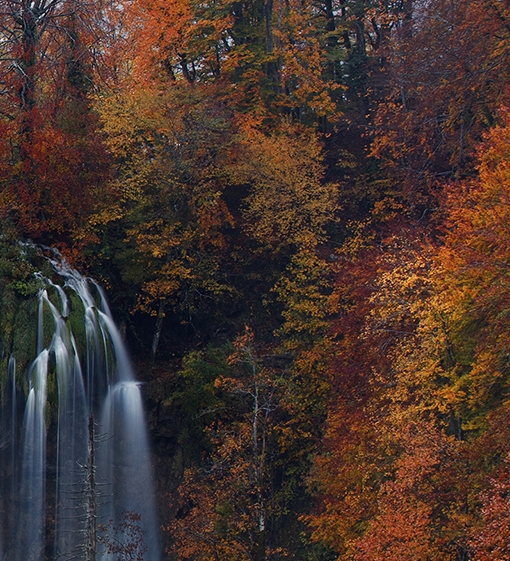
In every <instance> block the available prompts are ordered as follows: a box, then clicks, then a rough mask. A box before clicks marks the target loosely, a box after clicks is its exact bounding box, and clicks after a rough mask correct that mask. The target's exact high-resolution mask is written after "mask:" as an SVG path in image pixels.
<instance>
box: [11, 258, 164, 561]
mask: <svg viewBox="0 0 510 561" xmlns="http://www.w3.org/2000/svg"><path fill="white" fill-rule="evenodd" d="M52 264H53V267H54V269H55V271H56V272H57V273H58V278H59V279H60V280H59V282H54V281H52V280H50V279H48V278H43V277H42V276H41V277H40V279H41V283H42V284H43V286H44V288H42V289H41V291H40V293H39V300H38V302H39V303H38V321H37V326H34V328H36V327H37V351H36V356H35V358H34V360H33V362H32V363H31V365H30V367H29V369H28V371H27V372H26V384H25V389H22V388H20V387H19V386H20V384H19V379H20V374H21V373H19V372H16V357H15V356H12V357H11V358H10V360H9V367H8V373H7V384H6V395H5V397H4V399H3V401H2V403H3V407H2V411H1V422H2V431H3V432H2V434H3V435H5V436H4V437H3V438H2V439H1V442H0V445H1V447H0V463H1V464H2V465H1V466H0V467H1V472H2V474H4V475H3V482H2V497H1V506H2V510H3V511H4V513H3V517H4V521H3V524H2V526H3V527H4V531H3V533H0V551H1V556H0V559H2V560H3V561H7V560H8V561H48V560H51V561H60V560H71V559H76V560H80V561H113V560H114V559H115V560H116V559H117V558H122V559H124V558H125V559H137V560H138V559H144V560H146V561H149V560H150V561H160V554H159V540H158V522H157V516H156V508H155V497H154V492H153V477H152V469H151V457H150V450H149V445H148V440H147V431H146V427H145V417H144V411H143V404H142V395H141V388H140V384H139V383H138V382H137V380H136V377H135V375H134V372H133V369H132V366H131V363H130V360H129V357H128V354H127V351H126V348H125V346H124V344H123V342H122V338H121V336H120V334H119V331H118V329H117V327H116V325H115V323H114V321H113V319H112V315H111V312H110V310H109V308H108V305H107V302H106V299H105V296H104V294H103V291H102V290H101V288H100V287H99V286H98V285H97V284H96V283H95V282H93V281H91V280H90V279H87V278H85V277H83V276H82V275H80V274H79V273H78V272H77V271H75V270H73V269H71V268H70V267H68V266H66V265H65V264H62V263H61V262H59V261H58V260H56V259H55V260H53V261H52ZM109 550H110V552H108V551H109ZM130 555H131V556H130Z"/></svg>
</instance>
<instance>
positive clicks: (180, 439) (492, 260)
mask: <svg viewBox="0 0 510 561" xmlns="http://www.w3.org/2000/svg"><path fill="white" fill-rule="evenodd" d="M0 229H1V240H0V246H1V247H0V273H1V275H2V276H3V280H2V287H3V290H6V288H5V287H6V286H8V287H10V289H12V290H13V291H14V292H15V293H16V294H17V297H19V298H21V299H22V298H26V297H28V296H29V295H30V294H32V293H33V292H34V290H36V289H35V288H34V287H33V286H32V284H31V282H32V281H31V278H32V277H31V275H32V271H31V270H27V269H25V268H23V267H21V266H14V265H13V263H14V261H13V257H12V255H13V252H14V250H13V248H14V247H17V246H16V244H17V241H18V240H24V241H28V240H30V241H31V242H34V243H36V244H38V245H44V246H51V247H55V248H58V250H59V251H60V252H61V253H62V254H63V255H64V256H65V257H66V259H67V260H68V261H69V262H70V263H71V264H72V265H73V266H74V267H76V268H77V269H79V270H80V271H83V272H86V274H88V275H90V276H91V277H93V278H94V279H96V280H97V281H98V282H99V283H101V285H102V286H104V287H105V291H106V292H107V294H108V299H109V302H110V305H111V308H112V311H113V314H114V316H115V318H116V320H117V322H118V323H119V325H120V326H121V331H122V333H123V336H124V338H125V340H126V341H127V343H128V346H129V349H130V352H131V355H132V358H133V359H134V362H135V365H136V371H137V376H138V378H139V379H140V380H142V382H143V393H144V399H145V404H146V410H147V417H148V424H149V429H150V435H151V441H152V448H153V458H154V469H155V475H156V486H157V501H158V505H159V512H160V523H161V526H162V532H161V533H162V542H163V544H164V545H163V549H164V551H165V554H164V555H165V559H169V560H172V561H188V560H189V561H284V560H288V561H336V560H338V561H405V560H409V561H411V560H412V561H506V560H509V559H510V401H509V397H510V395H509V389H510V388H509V382H510V2H509V1H508V0H471V1H469V2H466V1H465V0H396V1H390V0H119V1H114V0H82V1H78V0H33V1H32V0H30V1H29V0H0ZM1 305H2V306H3V307H2V310H4V311H3V312H2V315H3V317H2V318H1V319H0V323H1V327H2V329H3V330H4V331H5V330H6V329H7V330H8V326H7V322H8V314H7V315H6V312H5V309H6V308H5V306H6V304H5V302H4V303H3V304H1ZM2 365H3V366H2V372H3V371H4V370H3V368H4V366H6V365H7V358H6V356H4V354H3V353H2ZM5 380H6V374H2V384H3V386H5V384H6V382H5ZM130 516H133V517H134V518H135V519H136V513H133V514H131V515H130ZM136 539H137V540H142V539H143V537H139V536H138V537H136ZM124 554H125V552H124ZM119 559H123V560H124V559H133V560H135V561H136V560H139V559H142V557H139V556H137V554H136V552H135V553H133V554H132V556H131V557H119Z"/></svg>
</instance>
